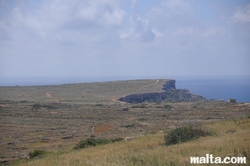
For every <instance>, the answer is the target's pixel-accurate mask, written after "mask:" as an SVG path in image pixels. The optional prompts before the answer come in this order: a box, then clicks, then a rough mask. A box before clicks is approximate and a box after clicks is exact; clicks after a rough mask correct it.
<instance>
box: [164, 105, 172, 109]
mask: <svg viewBox="0 0 250 166" xmlns="http://www.w3.org/2000/svg"><path fill="white" fill-rule="evenodd" d="M164 108H165V109H172V106H171V105H164Z"/></svg>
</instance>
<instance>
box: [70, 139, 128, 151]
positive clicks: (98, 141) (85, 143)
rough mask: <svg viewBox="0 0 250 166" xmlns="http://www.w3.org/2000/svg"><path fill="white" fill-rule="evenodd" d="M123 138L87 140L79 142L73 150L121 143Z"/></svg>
mask: <svg viewBox="0 0 250 166" xmlns="http://www.w3.org/2000/svg"><path fill="white" fill-rule="evenodd" d="M122 140H123V138H116V139H109V140H108V139H94V138H88V139H86V140H82V141H80V142H79V143H78V144H77V145H76V146H75V147H74V149H76V150H77V149H82V148H88V147H91V146H98V145H104V144H108V143H113V142H117V141H122Z"/></svg>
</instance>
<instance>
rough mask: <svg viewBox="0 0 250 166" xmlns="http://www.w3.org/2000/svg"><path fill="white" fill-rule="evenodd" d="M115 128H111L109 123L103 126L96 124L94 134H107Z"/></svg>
mask: <svg viewBox="0 0 250 166" xmlns="http://www.w3.org/2000/svg"><path fill="white" fill-rule="evenodd" d="M113 127H114V126H110V125H109V124H107V123H103V124H96V125H95V128H94V132H95V133H103V132H107V131H109V130H110V129H112V128H113Z"/></svg>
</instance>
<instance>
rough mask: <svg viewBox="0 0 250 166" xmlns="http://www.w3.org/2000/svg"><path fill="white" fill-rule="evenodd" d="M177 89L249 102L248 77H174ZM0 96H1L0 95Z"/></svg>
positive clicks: (54, 81) (38, 81)
mask: <svg viewBox="0 0 250 166" xmlns="http://www.w3.org/2000/svg"><path fill="white" fill-rule="evenodd" d="M160 78H162V79H164V78H170V77H169V76H161V77H19V78H17V77H16V78H12V77H0V86H30V85H58V84H68V83H84V82H103V81H116V80H131V79H160ZM171 79H175V80H176V88H177V89H188V90H190V91H191V92H192V93H194V94H199V95H202V96H204V97H206V98H207V99H208V100H209V99H215V100H224V101H227V100H228V99H229V98H234V99H236V100H237V102H250V76H230V77H229V76H228V77H174V76H171ZM0 95H1V94H0Z"/></svg>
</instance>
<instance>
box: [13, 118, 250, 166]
mask: <svg viewBox="0 0 250 166" xmlns="http://www.w3.org/2000/svg"><path fill="white" fill-rule="evenodd" d="M203 127H204V128H206V129H209V130H212V131H213V132H214V133H215V134H214V136H209V137H204V138H200V139H198V140H194V141H191V142H187V143H182V144H179V145H172V146H167V147H166V146H164V145H162V143H163V142H164V134H152V135H146V136H143V137H139V138H135V139H134V140H131V141H128V142H117V143H113V144H108V145H103V146H98V147H92V148H87V149H82V150H77V151H70V152H67V153H64V154H59V153H54V154H49V155H48V156H46V157H44V158H41V159H36V160H32V161H24V162H20V163H17V165H25V166H26V165H27V166H28V165H32V166H33V165H36V166H50V165H54V166H57V165H65V166H66V165H95V166H96V165H117V166H118V165H119V166H122V165H126V166H127V165H143V166H147V165H148V166H149V165H150V166H151V165H190V163H189V157H191V156H205V155H206V154H207V153H209V154H213V155H214V156H215V157H216V156H220V157H226V156H243V155H247V156H248V157H247V164H249V163H250V119H249V118H248V119H242V120H234V121H232V120H231V121H221V122H213V123H211V122H210V123H207V124H204V125H203Z"/></svg>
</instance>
